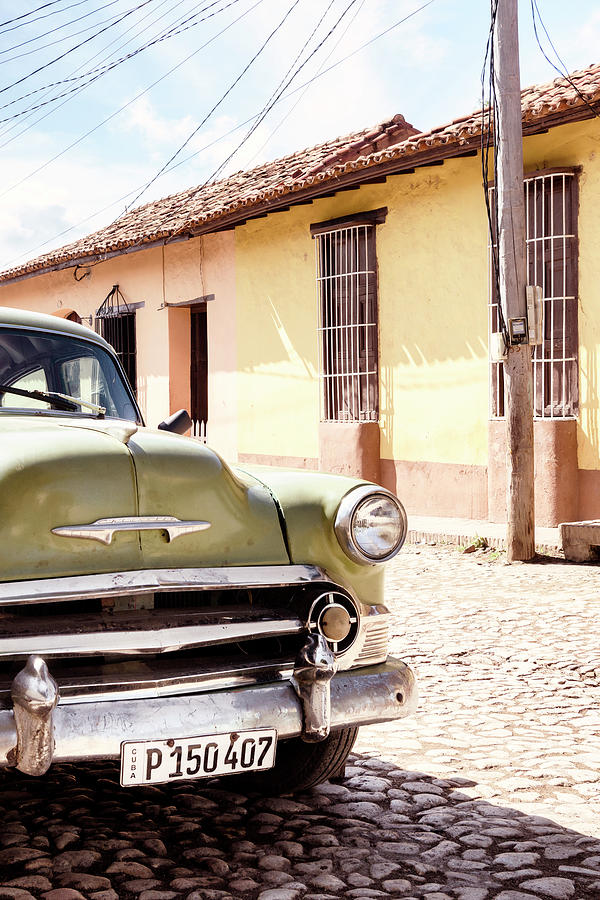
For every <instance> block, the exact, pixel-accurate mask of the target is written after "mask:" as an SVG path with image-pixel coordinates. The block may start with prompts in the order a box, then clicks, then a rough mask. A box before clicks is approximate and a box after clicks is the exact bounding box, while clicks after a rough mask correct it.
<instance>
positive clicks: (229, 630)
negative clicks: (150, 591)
mask: <svg viewBox="0 0 600 900" xmlns="http://www.w3.org/2000/svg"><path fill="white" fill-rule="evenodd" d="M305 628H306V626H305V625H303V623H302V622H301V621H300V619H297V618H292V617H290V618H286V619H273V618H272V617H270V618H268V619H266V620H262V621H261V619H258V618H257V617H256V616H251V617H248V620H247V621H239V622H221V623H213V624H210V625H191V626H190V625H186V626H182V627H175V628H158V629H154V630H150V629H148V630H142V631H91V632H89V633H86V634H45V635H34V636H33V637H29V636H23V635H20V636H19V637H8V638H5V637H2V638H0V657H4V658H9V657H10V658H11V659H15V658H17V659H26V658H27V657H28V656H29V655H30V654H34V655H35V654H39V655H43V656H44V657H53V656H71V655H76V656H103V655H106V654H110V655H112V654H114V655H117V656H118V655H126V656H130V655H133V656H137V655H139V654H148V653H173V652H176V651H178V650H190V649H193V648H195V647H207V646H215V645H216V644H227V643H232V642H235V641H248V640H255V639H258V638H265V637H281V636H282V635H286V634H298V633H300V632H301V631H304V630H305Z"/></svg>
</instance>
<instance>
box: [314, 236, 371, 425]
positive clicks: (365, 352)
mask: <svg viewBox="0 0 600 900" xmlns="http://www.w3.org/2000/svg"><path fill="white" fill-rule="evenodd" d="M315 248H316V283H317V303H318V316H319V324H318V336H319V358H320V381H321V421H323V422H361V421H367V422H373V421H378V419H379V389H378V335H377V328H378V324H377V268H376V259H375V228H374V226H373V225H354V226H350V227H346V228H338V229H334V230H332V231H327V232H323V233H321V234H317V235H315Z"/></svg>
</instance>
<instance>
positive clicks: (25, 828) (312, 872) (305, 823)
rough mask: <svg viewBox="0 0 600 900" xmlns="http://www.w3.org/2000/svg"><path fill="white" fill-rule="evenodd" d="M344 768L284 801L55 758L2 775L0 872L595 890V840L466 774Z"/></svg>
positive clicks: (107, 886)
mask: <svg viewBox="0 0 600 900" xmlns="http://www.w3.org/2000/svg"><path fill="white" fill-rule="evenodd" d="M348 763H349V764H348V767H347V774H346V777H345V778H344V779H340V780H339V781H337V782H336V783H333V784H332V783H326V784H324V785H321V786H319V787H318V788H315V789H313V790H312V791H307V792H305V793H302V794H297V795H296V796H295V797H294V798H290V797H287V798H286V797H283V798H282V797H274V798H269V797H263V796H261V795H257V794H254V793H247V792H245V791H244V792H242V789H241V786H240V783H239V782H238V781H237V779H236V778H235V777H234V776H229V777H227V778H222V779H221V780H216V779H215V780H212V781H209V782H206V781H204V782H202V784H201V785H200V783H199V782H196V783H192V782H189V781H188V782H179V783H171V784H167V785H152V786H148V787H140V788H135V789H129V790H128V789H123V788H121V787H120V786H119V769H118V763H116V762H109V763H97V762H92V763H86V764H85V765H82V766H80V767H77V766H71V765H63V766H56V767H53V768H52V769H51V770H50V771H49V773H48V774H47V775H46V776H45V777H43V778H40V779H35V778H30V777H28V776H24V775H21V774H20V773H18V772H15V771H14V770H11V771H7V770H4V771H0V787H1V788H3V793H2V806H3V837H4V838H7V839H8V840H5V842H4V843H5V844H6V849H4V850H2V851H0V853H1V854H2V876H0V877H1V878H2V879H3V884H4V886H6V885H7V884H9V883H12V884H14V883H15V882H14V879H19V878H23V877H28V876H31V874H32V872H35V875H36V877H37V879H38V881H37V883H36V887H37V888H38V889H39V890H50V889H51V888H52V887H54V888H64V887H65V886H68V887H70V888H72V889H75V890H77V889H79V890H85V891H86V894H87V892H88V891H89V890H90V889H93V890H104V891H110V890H111V889H112V891H113V892H114V896H119V897H121V896H124V895H128V894H129V892H130V891H134V892H139V889H140V888H144V889H146V888H150V889H157V888H158V889H159V890H161V891H165V890H168V891H170V892H171V893H169V896H176V895H177V896H182V897H183V896H185V897H187V898H188V900H202V898H208V897H215V898H216V897H221V896H222V897H225V896H227V897H231V896H235V897H242V896H243V897H248V898H250V897H257V896H259V893H260V891H261V890H262V891H269V896H271V892H273V895H274V896H275V893H277V896H279V891H281V890H286V891H287V893H286V894H285V896H288V893H289V896H290V897H291V896H298V897H301V896H302V895H303V894H304V892H305V891H306V890H307V888H308V890H309V891H310V892H311V893H312V894H313V895H314V894H315V893H318V894H319V895H320V896H322V895H325V896H332V895H333V896H341V895H342V894H343V896H351V895H352V896H358V895H359V893H360V894H361V896H363V893H362V892H361V891H360V890H359V889H360V888H362V889H363V891H364V896H365V897H366V896H367V895H368V896H382V897H409V896H410V897H412V898H426V897H431V896H435V897H439V898H442V897H443V898H448V900H450V898H459V900H467V898H468V900H486V898H490V900H491V898H492V897H494V898H497V900H500V898H502V900H513V898H514V900H516V898H517V897H518V898H521V897H523V898H526V897H532V898H535V897H546V898H552V897H554V898H565V900H567V898H573V900H597V898H598V896H600V840H598V839H596V838H594V837H590V836H588V835H585V834H581V833H578V832H576V831H574V830H572V829H568V828H564V827H563V826H561V825H559V824H557V823H556V822H554V821H552V820H551V819H547V818H541V817H539V816H531V815H527V814H526V813H523V812H520V811H519V810H517V809H514V808H512V807H501V806H495V805H494V804H492V803H489V802H487V801H485V800H482V799H478V798H475V799H473V798H472V797H471V796H469V795H468V794H467V793H465V790H469V789H471V788H476V783H475V782H473V781H468V780H466V779H464V778H459V777H448V778H444V779H440V778H436V777H435V776H434V775H431V774H428V773H424V772H414V771H405V770H403V769H400V768H398V767H397V766H395V765H394V764H393V763H391V762H389V761H387V760H386V759H385V758H381V757H371V756H370V755H366V754H353V755H351V756H350V758H349V761H348ZM246 784H248V781H246ZM134 857H135V858H134ZM34 860H35V866H34V865H32V862H33V861H34ZM135 879H145V881H144V882H142V881H139V880H138V881H135ZM31 884H32V882H31V881H30V882H29V883H28V887H29V886H30V885H31ZM134 885H135V887H134ZM277 889H279V891H277ZM365 889H366V890H365ZM173 892H177V893H173ZM179 892H181V893H179ZM260 895H261V896H265V897H266V896H267V894H266V893H265V894H264V895H263V894H260ZM6 896H8V894H6ZM10 896H13V895H12V894H10ZM15 896H16V894H15ZM106 896H108V894H107V895H106ZM153 896H154V894H153Z"/></svg>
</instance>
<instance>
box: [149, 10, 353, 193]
mask: <svg viewBox="0 0 600 900" xmlns="http://www.w3.org/2000/svg"><path fill="white" fill-rule="evenodd" d="M300 2H301V0H294V2H293V3H292V5H291V6H290V7H289V8H288V10H287V12H286V13H285V15H284V17H283V19H281V21H280V22H279V24H278V25H276V26H275V28H274V29H273V31H271V33H270V34H269V35H268V37H267V38H266V40H265V41H264V42H263V44H262V45H261V46H260V48H259V49H258V50H257V52H256V53H255V54H254V56H253V57H252V59H251V60H250V61H249V62H248V63H246V65H245V66H244V68H243V69H242V71H241V72H240V74H239V75H238V76H237V78H236V79H235V80H234V81H233V82H232V83H231V84H230V85H229V87H228V88H227V90H226V91H225V93H224V94H222V95H221V97H220V98H219V99H218V100H217V102H216V103H215V104H214V106H212V108H211V109H209V111H208V112H207V113H206V115H205V116H204V118H203V119H202V121H201V122H200V123H199V124H198V125H197V126H196V127H195V128H194V130H193V131H192V132H191V134H189V135H188V137H187V138H186V139H185V141H184V142H183V144H181V146H180V147H178V149H177V150H176V151H175V153H173V155H172V156H171V157H170V158H169V159H168V160H167V162H166V163H165V164H164V165H163V166H162V167H161V169H159V171H158V172H157V173H156V175H154V177H153V178H151V179H150V181H149V182H148V183H147V184H146V185H145V186H144V187H143V188H142V190H141V191H140V192H139V194H137V196H136V197H135V198H134V200H133V203H136V202H137V201H138V200H139V198H140V197H141V196H142V194H144V193H145V192H146V191H147V190H148V188H149V187H150V186H151V185H153V184H154V182H155V181H156V180H157V178H160V176H161V175H162V173H163V172H164V171H165V169H166V168H167V166H169V165H170V164H171V163H172V162H173V160H175V159H176V158H177V157H178V156H179V154H180V153H181V151H182V150H184V149H185V148H186V147H187V145H188V144H189V142H190V141H191V140H192V138H193V137H195V136H196V135H197V134H198V132H199V131H200V129H201V128H202V126H203V125H205V124H206V122H207V121H208V120H209V119H210V117H211V116H212V114H213V113H214V112H215V111H216V110H217V109H218V108H219V106H221V104H222V103H223V101H224V100H225V98H226V97H228V96H229V94H230V93H231V92H232V90H233V89H234V88H235V87H236V85H238V84H239V82H240V81H241V80H242V78H243V77H244V75H245V74H246V72H247V71H248V70H249V69H250V67H251V66H252V65H253V63H254V62H255V61H256V60H257V59H258V57H259V56H260V55H261V54H262V53H263V52H264V50H265V48H266V47H267V45H268V44H269V43H270V41H271V40H272V39H273V37H274V36H275V35H276V34H277V32H278V31H279V30H280V29H281V28H282V26H283V25H284V23H285V22H286V20H287V19H288V17H289V16H290V15H291V13H292V12H293V11H294V9H295V8H296V7H297V6H298V4H299V3H300ZM353 2H354V0H353Z"/></svg>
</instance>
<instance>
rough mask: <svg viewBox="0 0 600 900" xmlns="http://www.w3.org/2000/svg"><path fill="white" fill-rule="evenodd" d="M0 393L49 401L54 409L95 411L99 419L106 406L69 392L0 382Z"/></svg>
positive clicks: (102, 415)
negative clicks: (28, 388)
mask: <svg viewBox="0 0 600 900" xmlns="http://www.w3.org/2000/svg"><path fill="white" fill-rule="evenodd" d="M0 394H16V395H17V396H18V397H31V398H32V399H33V400H41V401H42V402H44V403H49V404H50V406H52V407H53V408H54V409H59V410H62V411H63V412H75V411H76V410H77V409H78V408H79V407H82V408H84V409H89V410H91V411H92V412H95V413H96V415H97V416H98V418H99V419H102V418H103V417H104V413H105V412H106V407H104V406H98V405H97V404H96V403H89V402H88V401H87V400H82V399H81V398H80V397H71V396H70V395H69V394H59V393H58V392H56V391H24V390H22V389H21V388H15V387H10V385H8V384H0Z"/></svg>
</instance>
